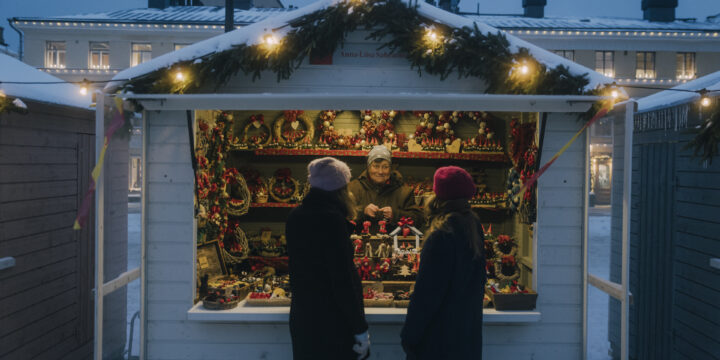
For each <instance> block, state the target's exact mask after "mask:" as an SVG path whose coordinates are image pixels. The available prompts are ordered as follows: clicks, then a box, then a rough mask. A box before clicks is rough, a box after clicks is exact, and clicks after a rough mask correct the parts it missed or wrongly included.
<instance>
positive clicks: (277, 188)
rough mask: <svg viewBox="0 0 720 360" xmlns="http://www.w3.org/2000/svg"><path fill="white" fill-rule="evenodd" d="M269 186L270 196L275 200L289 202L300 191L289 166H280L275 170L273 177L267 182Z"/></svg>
mask: <svg viewBox="0 0 720 360" xmlns="http://www.w3.org/2000/svg"><path fill="white" fill-rule="evenodd" d="M268 187H269V188H270V197H272V198H273V200H275V201H277V202H282V203H286V202H290V200H291V199H292V198H293V197H296V196H297V195H298V194H299V193H300V191H301V188H300V183H298V181H297V180H295V179H293V178H292V173H291V171H290V169H289V168H282V169H278V170H277V171H275V174H274V176H273V177H271V178H270V181H269V182H268Z"/></svg>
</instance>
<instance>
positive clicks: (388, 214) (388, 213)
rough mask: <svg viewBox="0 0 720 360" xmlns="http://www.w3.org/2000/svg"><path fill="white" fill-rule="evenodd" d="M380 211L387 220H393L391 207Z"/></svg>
mask: <svg viewBox="0 0 720 360" xmlns="http://www.w3.org/2000/svg"><path fill="white" fill-rule="evenodd" d="M379 211H380V212H382V214H383V217H385V218H386V219H392V218H393V213H392V208H391V207H389V206H386V207H384V208H382V209H380V210H379Z"/></svg>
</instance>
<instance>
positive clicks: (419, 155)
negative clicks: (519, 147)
mask: <svg viewBox="0 0 720 360" xmlns="http://www.w3.org/2000/svg"><path fill="white" fill-rule="evenodd" d="M232 150H235V151H247V152H252V153H253V154H254V155H261V156H347V157H353V156H355V157H365V156H367V154H368V150H331V149H255V150H247V149H239V148H233V149H232ZM392 154H393V155H392V156H393V158H399V159H450V160H471V161H485V162H507V161H508V157H507V156H506V155H505V153H504V152H499V151H498V152H491V151H487V152H467V153H445V152H432V151H419V152H412V151H393V153H392Z"/></svg>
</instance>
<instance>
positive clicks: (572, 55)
mask: <svg viewBox="0 0 720 360" xmlns="http://www.w3.org/2000/svg"><path fill="white" fill-rule="evenodd" d="M553 53H554V54H555V55H558V56H562V57H564V58H566V59H568V60H570V61H572V62H575V50H553ZM568 54H569V55H570V57H568V56H567V55H568Z"/></svg>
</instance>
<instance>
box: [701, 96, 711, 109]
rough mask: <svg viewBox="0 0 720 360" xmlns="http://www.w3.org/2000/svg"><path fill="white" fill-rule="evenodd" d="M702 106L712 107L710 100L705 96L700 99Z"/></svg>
mask: <svg viewBox="0 0 720 360" xmlns="http://www.w3.org/2000/svg"><path fill="white" fill-rule="evenodd" d="M700 105H702V106H704V107H708V106H710V98H709V97H707V96H703V98H702V99H700Z"/></svg>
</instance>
